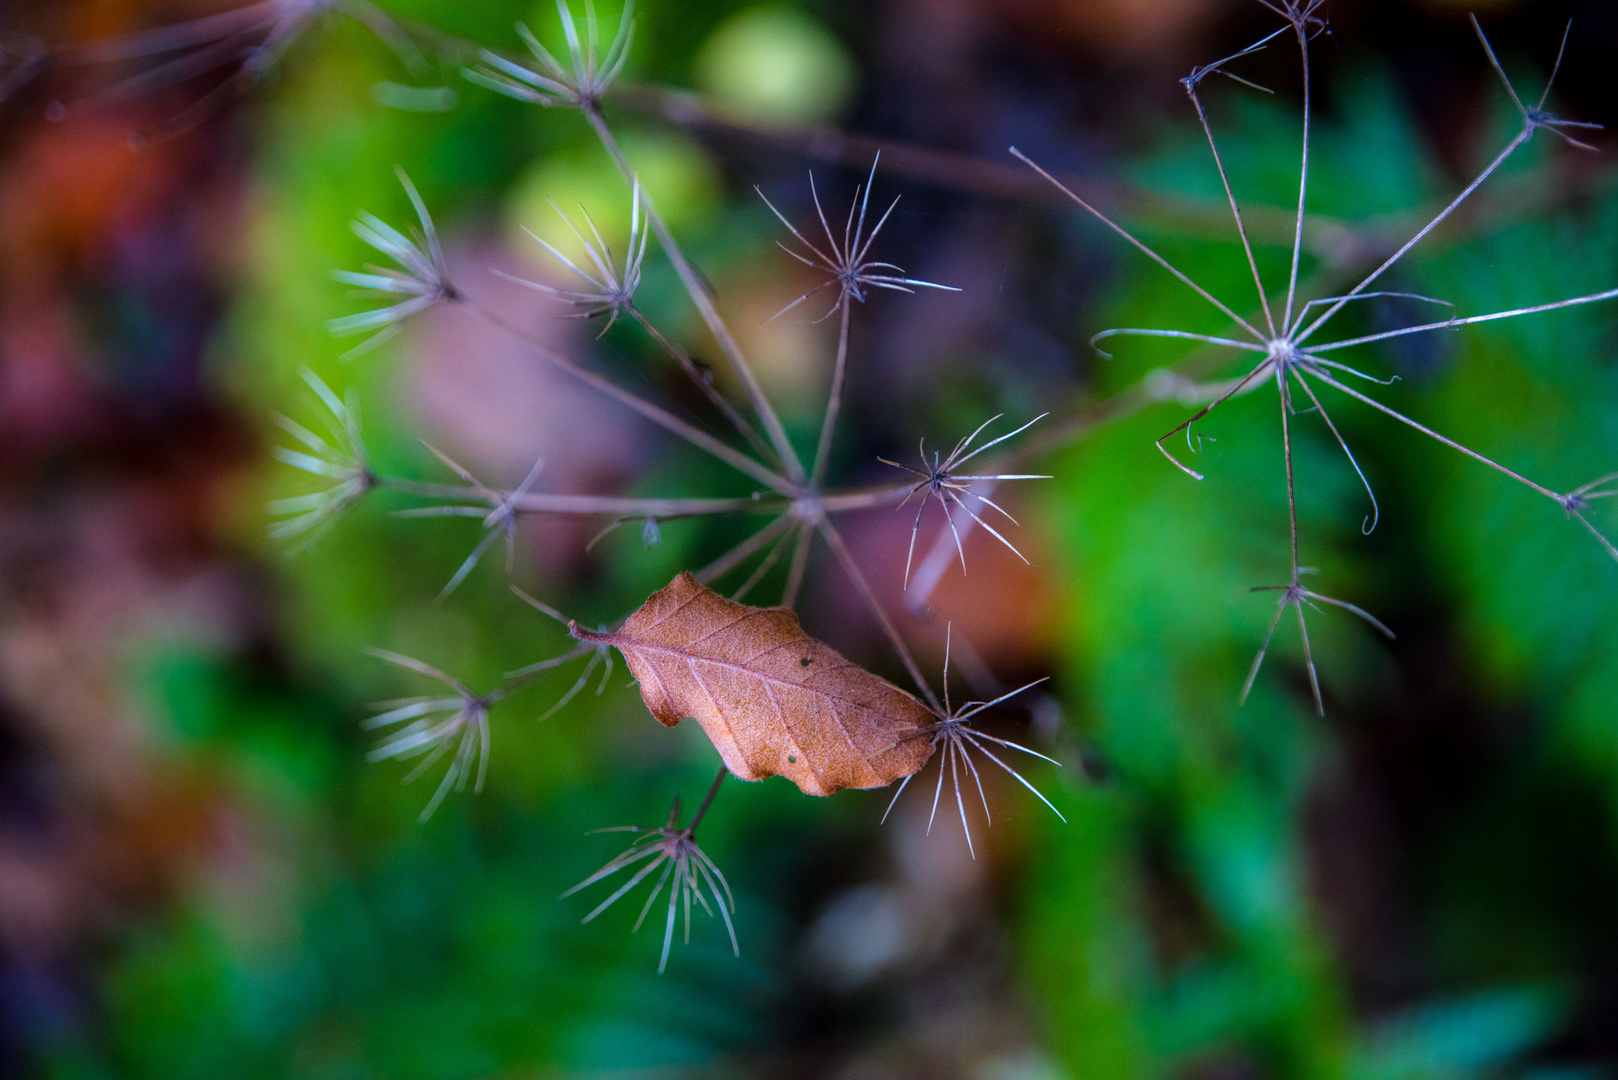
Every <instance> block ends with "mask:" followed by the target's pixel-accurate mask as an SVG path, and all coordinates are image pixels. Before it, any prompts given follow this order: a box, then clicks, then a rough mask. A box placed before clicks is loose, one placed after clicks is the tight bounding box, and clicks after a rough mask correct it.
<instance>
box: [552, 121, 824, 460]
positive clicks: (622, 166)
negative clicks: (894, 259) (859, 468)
mask: <svg viewBox="0 0 1618 1080" xmlns="http://www.w3.org/2000/svg"><path fill="white" fill-rule="evenodd" d="M583 112H584V117H585V119H586V120H588V121H589V122H590V127H591V128H592V129H594V131H595V133H596V137H597V138H598V139H600V140H601V145H602V146H603V147H605V148H606V151H607V153H608V154H609V155H610V156H611V157H612V160H613V163H614V164H616V165H617V166H618V171H619V172H620V173H622V174H623V178H624V182H625V183H627V184H630V185H633V184H634V183H635V182H636V177H635V170H634V169H633V168H632V167H631V166H630V164H629V159H628V158H627V157H625V156H624V152H623V149H622V148H621V147H620V146H619V145H618V140H617V139H616V138H614V137H613V134H612V131H611V130H610V129H609V128H608V127H607V122H606V121H605V120H603V119H602V117H601V112H600V110H599V109H597V108H596V107H595V106H594V105H593V104H592V105H588V106H586V107H585V108H584V109H583ZM642 198H643V199H644V200H645V210H646V220H647V222H648V224H650V225H651V227H652V232H654V233H655V234H656V235H657V242H658V243H659V244H661V245H662V246H663V251H664V253H665V254H666V255H668V257H669V262H671V263H673V264H674V272H675V273H676V274H678V275H679V277H680V282H681V283H682V284H683V285H684V286H685V290H686V292H687V293H689V294H690V296H691V302H692V303H693V304H695V305H696V308H697V312H698V313H699V314H700V315H701V316H702V321H703V322H704V323H706V324H707V325H708V330H709V331H710V332H711V333H712V334H713V336H714V340H716V341H717V342H719V348H720V350H721V351H722V352H724V354H725V358H726V359H727V360H729V361H730V364H731V367H732V368H733V369H735V372H736V377H737V378H738V379H740V380H741V383H742V386H743V387H744V388H745V389H746V391H747V399H748V400H749V401H750V402H752V404H753V411H754V412H756V413H758V417H759V420H760V421H762V422H763V424H764V430H765V431H766V432H767V433H768V434H769V437H770V442H771V443H772V444H773V445H774V446H775V451H776V453H777V455H779V456H780V458H781V463H782V465H783V466H785V468H786V470H787V476H788V478H789V479H790V480H791V481H792V483H794V484H801V483H803V480H804V472H803V463H802V462H801V461H799V460H798V453H797V451H796V450H794V449H793V448H792V442H791V441H790V440H789V439H788V438H787V433H786V429H785V428H783V427H782V426H781V420H780V418H779V417H777V416H776V415H775V409H774V408H773V407H772V406H771V405H770V401H769V398H767V397H765V396H764V389H763V387H761V386H759V383H758V379H757V377H756V376H754V374H753V369H752V367H751V366H749V365H748V363H747V357H745V356H744V355H742V350H741V346H740V345H738V344H737V343H736V339H735V338H734V337H733V336H732V335H731V333H730V328H729V327H727V326H726V325H725V321H724V320H723V319H722V318H720V317H719V311H718V309H717V308H715V307H714V304H713V299H712V298H711V297H710V296H709V295H708V290H707V288H706V287H705V286H704V285H703V283H702V280H701V279H700V278H699V277H698V276H697V272H696V271H695V270H694V269H692V267H691V264H690V263H689V262H687V261H686V257H685V253H684V252H683V251H681V250H680V246H679V245H678V244H677V243H675V240H674V236H673V234H672V233H670V232H669V228H668V225H666V224H665V223H664V221H663V216H662V215H661V214H659V213H658V212H657V206H656V204H655V203H654V202H653V201H652V197H651V194H650V193H646V192H644V189H643V195H642ZM772 486H773V485H772Z"/></svg>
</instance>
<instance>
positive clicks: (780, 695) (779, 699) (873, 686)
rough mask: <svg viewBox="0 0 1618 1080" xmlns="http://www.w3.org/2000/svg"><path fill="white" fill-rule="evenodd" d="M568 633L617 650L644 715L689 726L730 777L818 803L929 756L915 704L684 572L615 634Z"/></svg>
mask: <svg viewBox="0 0 1618 1080" xmlns="http://www.w3.org/2000/svg"><path fill="white" fill-rule="evenodd" d="M569 630H570V631H571V632H572V634H573V636H574V637H577V638H579V639H580V640H583V641H594V642H604V643H606V644H609V645H612V646H614V647H616V648H617V649H618V650H619V651H620V652H622V653H623V654H624V660H625V661H627V662H628V664H629V669H630V671H632V672H634V674H635V678H636V679H638V680H639V681H640V693H641V698H642V699H643V700H644V701H645V702H646V707H647V708H648V709H650V710H652V715H653V716H655V717H657V718H658V720H660V721H662V722H663V723H664V724H666V725H668V726H669V727H673V726H674V725H675V724H678V723H679V722H680V721H681V720H682V719H683V718H685V717H687V716H690V717H695V718H696V721H697V723H699V724H701V725H702V730H703V731H704V732H706V733H707V736H708V738H709V740H710V741H711V742H712V743H713V744H714V748H715V749H716V750H718V751H719V756H720V757H722V758H723V759H724V761H725V766H726V767H727V768H728V769H730V771H731V772H732V773H733V774H735V775H736V776H737V777H738V778H740V779H742V780H762V779H764V778H765V777H767V776H784V777H786V778H787V779H788V780H791V781H792V782H793V783H794V784H797V785H798V787H800V788H802V789H803V791H804V792H805V793H806V794H809V795H830V794H831V793H832V792H834V791H840V790H841V789H843V788H851V787H852V788H874V787H882V786H884V785H886V784H890V783H892V782H893V781H894V780H897V779H899V778H900V777H904V776H909V775H911V774H912V773H914V772H916V771H917V770H919V769H920V768H921V767H922V766H923V765H925V764H926V763H927V759H928V758H929V757H931V756H932V752H933V742H932V740H931V739H930V738H928V737H927V734H928V732H929V731H930V729H931V728H932V727H933V725H934V723H935V719H934V717H933V714H932V713H931V712H929V711H928V709H927V707H926V706H925V705H923V704H922V703H921V702H919V701H917V700H916V699H915V698H913V697H911V696H910V695H909V694H907V693H905V692H904V691H903V690H900V689H899V688H898V687H897V686H894V685H893V684H892V683H890V682H888V681H887V680H885V679H882V678H879V677H878V676H876V675H873V674H872V673H871V672H869V671H866V670H865V669H864V668H862V667H860V666H859V665H857V664H853V663H850V662H849V661H847V660H845V659H844V658H843V657H842V656H840V655H839V654H838V653H837V651H836V650H834V649H832V648H831V647H830V646H829V645H826V644H824V643H822V642H819V641H816V640H815V639H814V638H812V637H810V636H809V635H808V634H805V633H804V632H803V628H802V627H801V626H799V625H798V616H797V615H796V614H794V613H793V612H792V611H791V610H789V609H787V608H778V607H776V608H756V607H749V606H748V605H746V604H738V603H736V602H735V601H733V600H727V599H725V598H724V597H722V596H720V595H719V594H718V593H716V592H714V591H713V590H712V589H709V588H707V587H706V586H704V585H701V584H699V583H698V581H697V579H696V578H694V577H692V576H691V575H690V574H681V575H680V576H679V577H677V578H675V579H674V580H673V581H672V582H670V583H669V585H668V586H667V587H666V588H664V589H660V590H659V591H657V592H655V593H653V594H652V595H651V596H650V597H648V598H647V600H646V603H645V604H643V605H641V608H640V610H638V611H636V612H635V613H634V614H633V615H631V616H630V617H629V618H628V620H627V621H625V623H624V626H623V629H622V630H621V631H619V632H618V633H616V634H608V633H593V632H591V631H588V630H584V629H582V628H581V627H578V626H577V625H572V626H570V627H569Z"/></svg>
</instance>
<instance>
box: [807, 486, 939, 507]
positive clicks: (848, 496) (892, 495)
mask: <svg viewBox="0 0 1618 1080" xmlns="http://www.w3.org/2000/svg"><path fill="white" fill-rule="evenodd" d="M915 487H916V485H914V484H894V485H891V486H886V487H876V488H860V489H857V490H854V491H843V492H832V493H830V494H828V495H825V496H822V497H821V500H820V508H821V509H822V510H824V511H825V512H826V513H828V514H840V513H845V512H847V511H849V510H869V509H871V508H872V507H876V506H882V505H884V504H885V503H890V502H899V501H901V500H902V499H904V497H905V496H906V495H909V494H910V493H911V492H912V491H914V490H915Z"/></svg>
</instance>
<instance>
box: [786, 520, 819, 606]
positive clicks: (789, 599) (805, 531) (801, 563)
mask: <svg viewBox="0 0 1618 1080" xmlns="http://www.w3.org/2000/svg"><path fill="white" fill-rule="evenodd" d="M799 528H800V529H801V530H802V531H801V532H799V533H798V543H797V546H796V547H794V548H793V549H792V565H791V567H790V568H789V569H788V570H787V584H786V588H785V589H783V590H782V591H781V606H782V607H784V608H789V607H792V606H793V605H795V604H797V602H798V590H799V589H800V588H802V587H803V574H804V571H805V570H806V569H808V566H809V541H810V540H811V539H812V538H813V537H814V535H815V534H814V530H813V529H812V528H811V527H810V526H809V525H808V524H802V525H800V526H799Z"/></svg>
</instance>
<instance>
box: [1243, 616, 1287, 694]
mask: <svg viewBox="0 0 1618 1080" xmlns="http://www.w3.org/2000/svg"><path fill="white" fill-rule="evenodd" d="M1286 610H1287V602H1286V601H1285V600H1282V601H1281V603H1280V604H1279V605H1277V607H1276V609H1275V618H1273V619H1271V620H1270V628H1269V629H1268V630H1267V631H1265V633H1264V643H1263V644H1262V645H1260V646H1259V647H1258V655H1257V656H1255V657H1253V666H1252V667H1250V668H1248V670H1247V681H1246V682H1244V683H1243V684H1242V694H1241V697H1239V698H1237V699H1236V704H1237V705H1238V706H1241V705H1246V704H1247V696H1248V695H1249V694H1251V693H1252V692H1253V683H1254V682H1256V681H1257V680H1258V669H1259V668H1261V667H1263V666H1264V656H1265V654H1266V653H1268V652H1269V651H1270V641H1271V639H1273V638H1274V637H1275V630H1276V628H1277V627H1278V626H1280V625H1281V616H1282V615H1285V614H1286Z"/></svg>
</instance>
